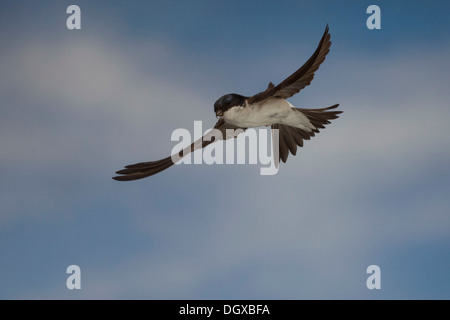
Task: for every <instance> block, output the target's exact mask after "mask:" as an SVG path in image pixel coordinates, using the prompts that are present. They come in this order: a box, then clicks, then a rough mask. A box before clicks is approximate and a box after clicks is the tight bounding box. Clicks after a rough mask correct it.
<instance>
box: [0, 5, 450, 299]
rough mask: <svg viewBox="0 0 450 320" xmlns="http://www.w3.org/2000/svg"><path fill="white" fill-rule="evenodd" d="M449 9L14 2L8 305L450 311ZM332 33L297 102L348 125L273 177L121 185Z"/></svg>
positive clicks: (3, 85)
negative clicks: (230, 97)
mask: <svg viewBox="0 0 450 320" xmlns="http://www.w3.org/2000/svg"><path fill="white" fill-rule="evenodd" d="M72 4H76V5H78V6H79V7H80V9H81V29H80V30H69V29H68V28H67V27H66V20H67V19H68V17H69V14H67V13H66V9H67V7H68V6H69V5H72ZM372 4H376V5H378V6H379V7H380V9H381V29H378V30H377V29H374V30H369V29H368V28H367V27H366V20H367V18H368V17H369V14H367V13H366V9H367V7H368V6H369V5H372ZM449 9H450V3H448V2H447V1H427V2H424V1H395V2H393V1H375V2H373V1H350V0H347V1H339V2H337V1H276V2H275V1H221V2H219V1H164V2H159V1H158V2H156V1H132V2H131V1H129V2H124V1H81V0H78V1H75V2H72V1H71V2H69V1H47V0H42V1H39V2H37V1H16V0H15V1H12V0H6V1H2V2H1V3H0V41H1V43H2V45H1V47H0V70H1V72H0V73H1V75H2V76H1V77H0V137H1V143H0V173H1V178H2V179H1V180H0V204H1V207H0V271H1V272H0V298H1V299H449V298H450V273H449V272H448V270H449V267H450V198H449V196H448V195H449V193H450V171H449V170H448V164H449V162H450V148H449V143H448V137H449V134H450V129H449V126H448V124H447V119H448V118H449V117H450V108H449V103H448V101H449V100H450V92H449V90H448V74H449V73H450V62H449V59H448V57H449V56H450V41H449V40H450V38H449V31H450V22H449V21H448V15H447V13H448V12H450V10H449ZM327 24H328V25H329V27H330V33H331V40H332V46H331V51H330V53H329V54H328V56H327V58H326V60H325V61H324V63H323V64H322V65H321V67H320V69H319V70H318V71H317V72H316V76H315V78H314V80H313V81H312V83H311V85H310V86H308V87H306V88H305V89H303V90H302V91H301V92H300V93H299V94H298V95H295V96H294V97H292V98H290V99H289V102H291V103H292V104H293V105H294V106H296V107H302V108H323V107H328V106H331V105H333V104H335V103H339V104H340V106H339V109H340V110H342V111H343V112H344V113H343V114H342V115H341V117H340V118H339V119H336V120H333V122H332V124H330V125H329V126H327V128H326V129H324V130H321V132H320V133H319V134H318V135H316V137H314V138H313V139H311V141H307V142H306V143H305V146H304V147H303V148H301V149H299V151H298V153H297V155H296V156H295V157H293V156H290V157H289V159H288V161H287V163H283V164H281V165H280V170H279V172H278V173H277V174H276V175H272V176H262V175H260V174H259V169H260V165H250V164H247V165H237V164H236V165H206V164H201V165H179V166H174V167H172V168H170V169H169V170H167V171H164V172H162V173H159V174H157V175H155V176H152V177H150V178H147V179H143V180H139V181H134V182H117V181H114V180H112V179H111V177H112V176H113V175H114V172H115V171H117V170H119V169H121V168H122V167H123V166H124V165H127V164H131V163H136V162H141V161H151V160H157V159H160V158H163V157H166V156H168V155H169V153H170V151H171V150H172V148H173V147H174V145H175V144H176V142H174V141H171V134H172V132H173V130H174V129H177V128H186V129H188V130H192V129H193V126H194V121H203V127H204V128H208V127H209V128H211V127H212V126H213V125H214V123H215V121H216V118H215V114H214V112H213V105H214V102H215V101H216V99H218V98H219V97H220V96H222V95H224V94H227V93H231V92H234V93H240V94H243V95H252V94H255V93H257V92H259V91H262V90H264V89H265V88H266V87H267V84H268V83H269V82H270V81H272V82H274V83H275V84H277V83H279V82H280V81H282V80H283V79H284V78H285V77H287V76H288V75H290V74H291V73H292V72H293V71H295V70H296V69H297V68H298V67H300V66H301V65H302V64H303V63H304V62H305V61H306V60H307V59H308V58H309V56H310V55H311V54H312V53H313V51H314V50H315V48H316V46H317V44H318V42H319V40H320V37H321V36H322V34H323V31H324V29H325V26H326V25H327ZM70 265H77V266H79V267H80V270H81V278H80V279H81V289H79V290H77V289H74V290H69V289H68V288H67V286H66V280H67V278H68V277H69V274H67V273H66V270H67V267H68V266H70ZM370 265H377V266H379V267H380V270H381V276H380V281H381V289H373V290H369V289H368V288H367V286H366V280H367V278H368V277H369V276H370V275H369V274H367V273H366V270H367V267H368V266H370Z"/></svg>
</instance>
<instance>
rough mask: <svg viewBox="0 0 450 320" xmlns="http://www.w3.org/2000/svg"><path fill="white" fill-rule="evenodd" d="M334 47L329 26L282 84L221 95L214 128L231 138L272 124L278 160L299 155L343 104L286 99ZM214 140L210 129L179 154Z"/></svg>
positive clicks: (149, 171)
mask: <svg viewBox="0 0 450 320" xmlns="http://www.w3.org/2000/svg"><path fill="white" fill-rule="evenodd" d="M330 46H331V41H330V33H329V29H328V25H327V26H326V28H325V32H324V34H323V36H322V39H321V40H320V42H319V45H318V46H317V49H316V50H315V51H314V53H313V55H312V56H311V57H310V58H309V59H308V61H306V63H305V64H304V65H303V66H302V67H301V68H300V69H298V70H297V71H295V72H294V73H293V74H291V75H290V76H289V77H288V78H286V79H285V80H283V81H282V82H281V83H280V84H278V85H276V86H275V85H274V84H273V83H272V82H270V83H269V85H268V87H267V89H266V90H264V91H262V92H259V93H257V94H255V95H253V96H251V97H247V96H243V95H240V94H235V93H231V94H226V95H224V96H222V97H220V98H219V99H218V100H217V101H216V102H215V104H214V112H215V113H216V116H217V117H219V120H218V121H217V123H216V125H215V126H214V129H217V130H219V131H220V132H221V133H222V139H229V138H234V137H236V136H237V134H239V133H240V132H243V131H244V130H246V129H247V128H252V127H260V126H271V128H272V129H278V130H279V143H278V148H279V150H278V151H279V152H278V154H279V159H277V160H278V162H279V160H280V159H281V160H282V161H283V162H286V160H287V158H288V155H289V152H291V153H292V154H293V155H296V153H297V146H300V147H303V140H309V139H310V138H311V137H313V136H314V135H315V134H316V133H318V132H319V129H324V128H325V125H327V124H329V123H330V120H333V119H336V118H338V114H340V113H342V111H336V110H335V109H336V108H337V107H338V106H339V104H335V105H333V106H331V107H328V108H322V109H303V108H295V107H294V106H293V105H292V104H290V103H289V102H288V101H286V99H287V98H289V97H292V96H293V95H295V94H296V93H298V92H299V91H300V90H302V89H303V88H305V87H306V86H308V85H309V84H310V83H311V81H312V79H313V78H314V73H315V72H316V71H317V69H319V66H320V64H321V63H322V62H323V61H324V60H325V57H326V55H327V53H328V52H329V51H330ZM227 129H233V130H237V129H242V130H237V133H236V134H234V135H230V134H228V133H229V132H230V131H229V130H228V131H227ZM208 135H209V136H208ZM213 142H215V137H211V132H210V133H208V134H206V135H204V136H203V137H202V138H200V139H199V140H197V141H195V142H193V143H192V144H191V145H190V146H188V147H186V148H185V149H183V150H182V151H180V152H179V154H178V157H179V158H182V157H184V156H186V155H188V154H189V153H190V152H193V151H194V150H197V149H201V148H204V147H206V146H207V145H209V144H211V143H213ZM173 164H174V162H173V160H172V156H169V157H167V158H164V159H161V160H158V161H150V162H141V163H137V164H132V165H128V166H125V169H123V170H120V171H117V172H116V173H117V174H120V175H119V176H116V177H113V179H115V180H118V181H129V180H137V179H142V178H146V177H149V176H152V175H154V174H156V173H158V172H161V171H163V170H165V169H167V168H169V167H171V166H172V165H173Z"/></svg>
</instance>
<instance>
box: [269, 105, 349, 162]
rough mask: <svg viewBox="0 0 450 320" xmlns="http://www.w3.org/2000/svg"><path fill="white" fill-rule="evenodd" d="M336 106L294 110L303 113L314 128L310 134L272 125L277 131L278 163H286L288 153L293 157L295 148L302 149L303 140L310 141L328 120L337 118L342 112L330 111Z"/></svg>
mask: <svg viewBox="0 0 450 320" xmlns="http://www.w3.org/2000/svg"><path fill="white" fill-rule="evenodd" d="M338 106H339V104H335V105H334V106H331V107H328V108H323V109H301V108H296V110H297V111H298V112H301V113H303V114H304V115H305V116H306V117H307V118H308V120H309V121H310V122H311V124H312V125H313V126H314V127H315V129H313V130H311V131H310V132H308V131H306V130H302V129H299V128H295V127H291V126H287V125H282V124H273V125H272V127H271V128H272V129H278V130H279V131H278V141H279V143H278V148H279V149H278V150H279V152H278V155H279V159H277V160H278V162H279V160H282V161H283V162H286V160H287V158H288V156H289V151H290V152H291V153H292V154H293V155H294V156H295V154H296V153H297V146H300V147H303V140H309V139H311V137H314V135H315V134H316V133H319V129H324V128H325V125H327V124H329V123H330V121H329V120H333V119H336V118H338V117H339V116H338V114H340V113H342V111H334V110H333V111H330V110H332V109H335V108H337V107H338Z"/></svg>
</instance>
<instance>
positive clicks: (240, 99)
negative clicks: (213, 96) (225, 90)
mask: <svg viewBox="0 0 450 320" xmlns="http://www.w3.org/2000/svg"><path fill="white" fill-rule="evenodd" d="M244 104H245V97H244V96H241V95H239V94H235V93H230V94H226V95H224V96H222V97H220V98H219V99H218V100H217V101H216V103H214V112H215V113H216V116H218V117H221V116H223V113H224V112H225V111H227V110H228V109H230V108H232V107H236V106H244Z"/></svg>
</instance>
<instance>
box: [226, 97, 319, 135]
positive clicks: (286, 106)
mask: <svg viewBox="0 0 450 320" xmlns="http://www.w3.org/2000/svg"><path fill="white" fill-rule="evenodd" d="M223 118H224V119H225V121H226V122H228V123H230V124H233V125H235V126H238V127H241V128H252V127H261V126H270V125H272V124H284V125H289V126H292V127H297V128H301V129H304V130H307V131H310V129H312V128H314V126H312V124H311V123H310V122H309V120H308V118H307V117H306V116H305V115H304V114H303V113H301V112H299V111H297V110H295V108H294V106H292V105H291V104H290V103H289V102H288V101H286V100H284V99H279V98H273V99H267V100H265V101H263V103H256V104H253V105H246V106H245V107H232V108H230V109H228V110H227V111H225V112H224V114H223Z"/></svg>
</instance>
